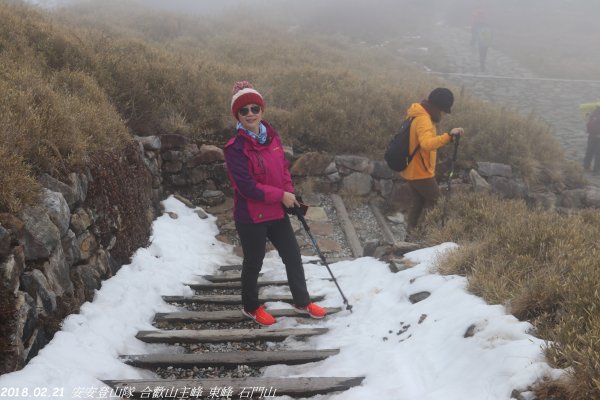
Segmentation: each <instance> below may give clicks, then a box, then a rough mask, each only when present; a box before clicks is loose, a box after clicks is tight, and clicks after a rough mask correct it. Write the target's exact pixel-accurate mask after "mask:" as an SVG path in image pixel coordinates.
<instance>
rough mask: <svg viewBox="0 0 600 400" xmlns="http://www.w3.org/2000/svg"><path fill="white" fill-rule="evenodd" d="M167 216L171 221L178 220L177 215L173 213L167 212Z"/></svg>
mask: <svg viewBox="0 0 600 400" xmlns="http://www.w3.org/2000/svg"><path fill="white" fill-rule="evenodd" d="M167 215H168V216H169V217H171V219H177V218H179V215H177V213H175V212H173V211H168V212H167Z"/></svg>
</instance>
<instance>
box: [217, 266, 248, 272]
mask: <svg viewBox="0 0 600 400" xmlns="http://www.w3.org/2000/svg"><path fill="white" fill-rule="evenodd" d="M218 269H219V271H223V272H227V271H241V270H242V264H233V265H221V266H220V267H219V268H218Z"/></svg>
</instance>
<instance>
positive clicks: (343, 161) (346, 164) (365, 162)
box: [334, 155, 374, 175]
mask: <svg viewBox="0 0 600 400" xmlns="http://www.w3.org/2000/svg"><path fill="white" fill-rule="evenodd" d="M334 160H335V163H336V164H337V166H338V169H340V172H341V169H343V168H346V169H347V170H350V171H354V172H362V173H363V174H368V175H370V174H371V173H372V172H373V168H374V167H373V164H372V163H371V160H369V159H368V158H367V157H362V156H354V155H341V156H335V158H334Z"/></svg>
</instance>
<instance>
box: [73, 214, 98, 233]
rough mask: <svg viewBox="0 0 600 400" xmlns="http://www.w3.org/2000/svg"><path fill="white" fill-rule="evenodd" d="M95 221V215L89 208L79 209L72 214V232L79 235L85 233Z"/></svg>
mask: <svg viewBox="0 0 600 400" xmlns="http://www.w3.org/2000/svg"><path fill="white" fill-rule="evenodd" d="M94 221H95V215H94V213H93V212H92V210H90V209H89V208H85V209H84V208H78V209H77V210H76V211H75V212H74V213H73V214H71V224H70V227H71V230H72V231H73V232H75V234H77V235H81V234H82V233H83V232H85V231H86V230H87V229H88V228H89V227H90V226H92V224H93V223H94Z"/></svg>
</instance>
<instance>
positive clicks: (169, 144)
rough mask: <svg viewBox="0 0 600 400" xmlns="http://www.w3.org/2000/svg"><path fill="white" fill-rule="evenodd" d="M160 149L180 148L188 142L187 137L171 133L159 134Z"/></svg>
mask: <svg viewBox="0 0 600 400" xmlns="http://www.w3.org/2000/svg"><path fill="white" fill-rule="evenodd" d="M160 143H161V150H163V151H166V150H181V149H183V148H184V147H185V145H186V144H188V143H189V139H188V138H187V137H185V136H182V135H177V134H173V133H169V134H164V135H160Z"/></svg>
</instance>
